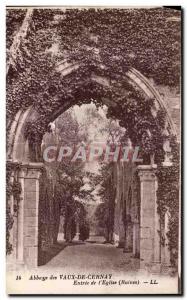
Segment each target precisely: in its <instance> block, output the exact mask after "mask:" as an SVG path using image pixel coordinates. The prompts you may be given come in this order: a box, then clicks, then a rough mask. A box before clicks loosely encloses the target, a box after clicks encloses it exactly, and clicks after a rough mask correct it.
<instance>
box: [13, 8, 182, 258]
mask: <svg viewBox="0 0 187 300" xmlns="http://www.w3.org/2000/svg"><path fill="white" fill-rule="evenodd" d="M23 12H24V10H23ZM22 19H23V13H22V12H20V11H18V10H17V11H16V10H12V11H10V13H9V14H8V15H7V20H8V22H7V48H8V49H9V47H10V44H11V43H10V41H12V35H13V34H14V33H13V32H12V30H10V27H11V24H12V23H14V24H17V25H16V26H17V27H16V28H17V29H16V30H19V26H18V25H19V24H20V23H21V20H22ZM10 55H11V53H10ZM62 60H63V61H66V62H67V63H68V62H70V63H75V64H76V63H78V64H79V69H78V70H74V72H72V73H71V74H69V75H67V76H65V77H63V78H62V76H61V72H60V65H61V63H62ZM57 65H58V66H59V68H57ZM132 67H133V68H136V69H137V70H139V71H140V72H142V74H144V75H145V76H147V77H149V78H153V80H154V81H155V82H156V83H158V84H162V85H166V86H178V85H179V77H180V12H178V11H175V10H173V9H167V8H152V9H125V10H124V9H94V8H90V9H67V10H65V11H64V10H60V9H54V10H51V9H42V10H41V9H34V13H33V16H32V25H31V26H30V28H29V29H28V33H27V37H26V38H25V39H24V40H23V41H22V43H21V48H20V51H19V54H18V56H17V60H16V64H15V66H14V67H12V68H10V71H9V73H8V76H7V119H8V120H12V119H13V117H14V116H15V114H16V113H17V111H18V110H19V109H20V107H21V108H22V109H26V108H28V107H29V106H31V105H32V106H33V107H34V108H35V110H36V111H37V112H38V116H39V117H38V120H37V121H36V122H35V123H28V124H27V126H26V129H25V136H26V138H28V139H29V142H30V145H32V146H33V148H34V149H39V145H40V142H41V139H42V136H43V134H44V132H45V131H46V130H47V126H48V123H49V122H50V121H53V120H52V118H53V117H54V113H55V112H56V111H57V110H58V108H59V107H63V108H64V110H66V109H67V107H68V105H69V106H72V105H74V104H78V105H81V104H83V103H89V102H90V101H93V102H94V103H96V105H102V104H103V103H104V100H106V99H110V100H111V101H112V103H113V105H111V106H109V109H108V117H110V118H117V119H119V120H120V125H121V126H123V127H125V128H126V130H127V135H128V136H129V137H130V139H131V141H132V143H133V145H139V146H140V147H141V151H142V153H141V155H142V157H143V158H144V163H148V164H149V163H150V156H155V162H156V163H157V165H158V183H159V188H158V203H159V210H160V212H161V211H164V210H166V209H168V210H169V212H170V215H171V218H170V224H169V232H168V238H169V240H170V246H169V247H170V249H171V250H172V253H175V254H173V255H174V256H176V255H177V250H173V249H177V242H176V237H177V234H178V219H177V213H178V204H177V203H178V202H177V199H178V198H177V195H178V190H177V188H178V172H179V163H178V160H177V155H176V154H175V153H176V147H177V143H174V144H173V148H172V150H173V151H174V152H172V153H173V159H174V163H173V166H172V167H171V168H164V167H162V162H163V157H164V151H163V142H164V140H165V139H166V136H165V134H164V129H165V113H164V112H163V111H162V110H161V109H160V110H158V111H157V113H156V114H153V113H152V111H153V110H154V109H155V99H150V98H148V97H146V96H145V95H144V94H143V93H141V92H140V91H139V90H137V89H136V88H135V87H134V86H132V85H131V84H130V83H129V82H128V81H127V79H126V78H125V73H126V72H127V71H128V70H129V69H130V68H132ZM93 73H94V74H96V75H97V76H105V78H108V80H109V82H110V85H109V86H108V85H106V86H104V85H102V86H101V85H100V84H98V83H96V82H93V80H91V78H92V75H93ZM115 103H117V104H115ZM9 124H11V122H10V123H9ZM38 151H39V150H37V151H36V152H37V153H38ZM38 157H39V155H37V154H36V153H35V154H34V155H33V158H35V159H38ZM175 159H176V161H175ZM171 199H172V200H171ZM175 201H176V202H175ZM174 202H175V205H174ZM162 208H164V209H163V210H162Z"/></svg>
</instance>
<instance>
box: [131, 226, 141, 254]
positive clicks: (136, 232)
mask: <svg viewBox="0 0 187 300" xmlns="http://www.w3.org/2000/svg"><path fill="white" fill-rule="evenodd" d="M139 256H140V224H139V222H138V221H134V223H133V257H135V258H136V257H137V258H138V257H139Z"/></svg>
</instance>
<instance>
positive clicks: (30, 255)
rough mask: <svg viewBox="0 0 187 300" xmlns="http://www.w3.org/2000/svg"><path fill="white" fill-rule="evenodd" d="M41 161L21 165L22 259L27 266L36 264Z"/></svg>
mask: <svg viewBox="0 0 187 300" xmlns="http://www.w3.org/2000/svg"><path fill="white" fill-rule="evenodd" d="M42 168H43V164H42V163H30V164H28V165H23V166H22V170H23V172H24V176H23V180H24V212H23V214H24V242H23V244H24V247H23V260H24V263H25V264H26V266H27V267H36V266H37V265H38V208H39V178H40V175H41V173H42Z"/></svg>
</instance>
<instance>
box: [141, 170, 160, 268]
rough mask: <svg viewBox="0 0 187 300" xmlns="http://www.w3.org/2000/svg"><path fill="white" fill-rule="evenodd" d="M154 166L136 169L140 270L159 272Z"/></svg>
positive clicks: (157, 217) (158, 223) (158, 236)
mask: <svg viewBox="0 0 187 300" xmlns="http://www.w3.org/2000/svg"><path fill="white" fill-rule="evenodd" d="M155 169H156V165H153V166H150V165H141V166H139V167H138V170H139V177H140V183H141V189H140V191H141V208H140V268H143V269H148V270H150V269H151V271H156V272H157V271H158V272H159V270H160V260H161V258H160V255H161V254H160V253H161V252H160V251H161V243H160V234H159V231H160V220H159V216H158V213H157V202H156V198H157V197H156V190H157V178H156V175H155Z"/></svg>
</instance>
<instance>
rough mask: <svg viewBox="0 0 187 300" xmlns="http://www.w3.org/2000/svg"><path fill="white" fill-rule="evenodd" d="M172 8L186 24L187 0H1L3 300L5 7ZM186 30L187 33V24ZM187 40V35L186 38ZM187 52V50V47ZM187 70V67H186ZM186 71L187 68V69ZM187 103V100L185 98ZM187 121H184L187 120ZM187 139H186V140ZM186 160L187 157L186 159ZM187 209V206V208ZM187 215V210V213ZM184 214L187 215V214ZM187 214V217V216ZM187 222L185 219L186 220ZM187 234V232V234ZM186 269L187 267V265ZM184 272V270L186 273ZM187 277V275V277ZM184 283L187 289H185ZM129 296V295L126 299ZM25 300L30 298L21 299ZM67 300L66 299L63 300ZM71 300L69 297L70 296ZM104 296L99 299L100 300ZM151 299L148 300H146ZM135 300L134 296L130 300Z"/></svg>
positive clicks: (0, 258) (1, 278)
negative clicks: (178, 10) (177, 8)
mask: <svg viewBox="0 0 187 300" xmlns="http://www.w3.org/2000/svg"><path fill="white" fill-rule="evenodd" d="M150 5H151V6H163V5H165V6H167V5H169V6H171V5H181V6H182V7H183V8H184V21H185V10H186V7H187V1H185V0H183V1H176V0H175V1H174V0H167V1H166V0H165V1H158V0H157V1H156V0H152V1H150V0H147V1H145V0H144V1H138V0H136V1H134V0H131V1H124V0H102V1H101V0H95V1H94V0H72V1H70V0H69V1H68V0H63V1H62V0H53V1H47V0H45V1H42V0H32V1H30V0H27V1H23V0H21V1H15V0H7V1H5V0H1V1H0V41H1V42H0V70H1V72H0V87H1V89H0V91H1V95H0V98H1V106H0V130H1V131H0V132H1V136H0V140H1V147H0V192H1V198H0V221H1V226H0V228H1V230H0V242H1V243H0V245H1V250H0V262H1V264H0V266H1V268H0V299H1V300H3V299H7V298H8V296H6V293H5V285H6V282H5V236H6V235H5V220H6V219H5V160H6V155H5V84H6V83H5V74H6V69H5V61H6V57H5V7H6V6H107V7H111V6H112V7H116V6H118V7H121V6H127V7H132V6H136V7H137V6H141V7H142V6H150ZM184 31H185V32H186V24H185V28H184ZM185 37H186V35H185ZM185 37H184V47H185V45H186V39H185ZM185 49H186V47H185ZM185 67H186V64H185ZM185 70H186V68H185ZM184 79H185V81H184V88H185V86H187V79H186V78H184ZM184 102H185V98H184ZM186 107H187V106H186V105H185V106H184V109H185V116H186V115H187V109H186ZM185 119H186V118H184V120H185ZM184 125H185V126H184V128H183V129H184V136H185V138H187V125H186V122H185V124H184ZM185 140H186V139H185ZM183 159H184V157H183ZM186 167H187V163H186V162H185V170H186ZM186 185H187V179H186V180H185V182H184V187H185V186H186ZM185 200H186V199H185V195H184V198H183V202H184V204H185ZM185 207H186V206H185ZM185 212H186V211H185ZM185 212H183V214H185ZM186 215H187V214H186ZM183 220H185V218H184V219H183ZM184 233H185V231H184ZM185 270H186V264H185ZM185 270H184V271H185ZM185 277H187V276H185ZM185 283H186V282H184V287H185ZM126 297H127V296H126ZM21 298H22V299H24V298H26V297H21ZM63 298H65V297H63ZM68 298H69V297H68ZM98 298H100V297H97V299H98ZM146 298H147V297H146ZM160 298H165V297H160ZM35 299H40V297H35ZM49 299H55V297H50V298H49ZM130 299H132V297H130Z"/></svg>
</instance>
